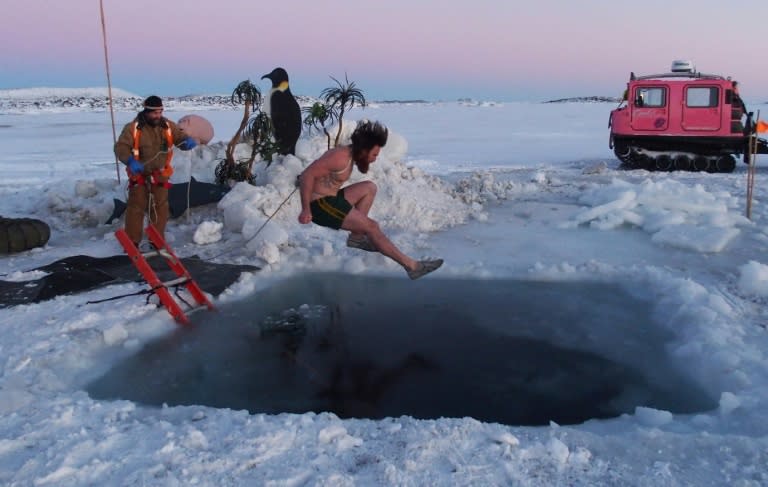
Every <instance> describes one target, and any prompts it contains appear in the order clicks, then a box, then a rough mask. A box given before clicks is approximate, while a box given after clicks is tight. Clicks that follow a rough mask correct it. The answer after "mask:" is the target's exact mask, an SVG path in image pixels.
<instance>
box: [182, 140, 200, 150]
mask: <svg viewBox="0 0 768 487" xmlns="http://www.w3.org/2000/svg"><path fill="white" fill-rule="evenodd" d="M195 147H197V142H196V141H195V139H193V138H192V137H187V138H186V139H184V140H182V141H181V143H180V144H179V149H181V150H192V149H194V148H195Z"/></svg>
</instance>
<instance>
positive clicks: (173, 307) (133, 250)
mask: <svg viewBox="0 0 768 487" xmlns="http://www.w3.org/2000/svg"><path fill="white" fill-rule="evenodd" d="M146 231H147V237H148V238H149V241H150V243H152V245H154V246H155V250H152V251H149V252H144V253H142V252H141V251H140V250H139V249H138V248H137V247H136V246H135V245H134V244H133V242H132V241H131V239H130V238H128V234H127V233H125V230H123V229H122V228H121V229H120V230H118V231H116V232H115V237H117V241H118V242H120V244H121V245H122V246H123V249H124V250H125V252H126V253H127V254H128V256H129V257H130V258H131V262H133V265H135V266H136V269H138V270H139V272H141V275H142V276H144V280H145V281H147V284H149V287H150V289H151V290H152V292H154V293H155V294H157V297H158V298H160V302H161V303H162V304H163V306H165V309H167V310H168V312H169V313H170V314H171V316H173V318H174V319H175V320H176V321H177V322H178V323H180V324H183V325H188V324H189V318H188V317H187V314H188V313H191V312H194V311H197V310H200V309H203V308H208V309H210V310H212V309H214V308H213V304H211V301H210V300H209V299H208V297H206V295H205V294H204V293H203V291H202V290H201V289H200V286H198V285H197V283H196V282H195V281H194V279H192V276H191V275H190V274H189V271H187V269H186V268H185V267H184V264H182V262H181V259H179V258H178V257H176V254H174V253H173V250H171V248H170V247H169V246H168V244H167V243H166V242H165V239H163V237H162V236H161V235H160V232H158V231H157V229H156V228H155V227H154V225H151V224H150V225H149V226H148V227H147V230H146ZM156 255H159V256H161V257H163V259H165V262H166V263H167V264H168V267H170V268H171V270H172V271H173V272H174V273H175V274H176V279H172V280H170V281H166V282H162V281H161V280H160V278H158V277H157V273H156V272H155V271H154V269H152V266H150V265H149V262H147V259H146V257H153V256H156ZM182 285H183V286H184V287H185V288H186V289H187V291H188V292H189V294H191V295H192V297H193V298H194V300H195V303H196V305H195V306H191V307H189V309H187V311H186V313H185V311H184V310H183V309H182V308H181V306H180V305H179V303H178V302H177V301H176V298H174V297H173V295H171V293H170V292H169V291H168V287H178V286H182Z"/></svg>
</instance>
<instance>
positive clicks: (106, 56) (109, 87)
mask: <svg viewBox="0 0 768 487" xmlns="http://www.w3.org/2000/svg"><path fill="white" fill-rule="evenodd" d="M99 11H100V12H101V36H102V39H103V41H104V66H105V68H106V71H107V92H108V93H109V115H110V117H111V118H112V145H113V146H114V145H115V144H116V143H117V133H116V132H115V109H114V107H113V106H112V78H111V76H110V74H109V52H108V50H107V24H106V21H105V20H104V0H99ZM115 172H116V173H117V182H118V184H120V161H118V160H117V154H115Z"/></svg>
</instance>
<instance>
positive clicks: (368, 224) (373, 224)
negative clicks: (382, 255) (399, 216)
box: [363, 218, 381, 235]
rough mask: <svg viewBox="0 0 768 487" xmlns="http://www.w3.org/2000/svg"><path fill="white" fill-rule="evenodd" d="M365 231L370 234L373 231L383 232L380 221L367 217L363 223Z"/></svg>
mask: <svg viewBox="0 0 768 487" xmlns="http://www.w3.org/2000/svg"><path fill="white" fill-rule="evenodd" d="M363 231H364V232H365V233H366V234H367V235H370V234H373V233H381V227H380V226H379V222H377V221H376V220H372V219H370V218H366V221H365V223H364V224H363Z"/></svg>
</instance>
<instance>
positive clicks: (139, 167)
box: [126, 156, 144, 174]
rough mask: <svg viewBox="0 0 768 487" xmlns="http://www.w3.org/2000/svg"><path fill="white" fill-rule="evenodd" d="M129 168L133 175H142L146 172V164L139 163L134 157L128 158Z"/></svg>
mask: <svg viewBox="0 0 768 487" xmlns="http://www.w3.org/2000/svg"><path fill="white" fill-rule="evenodd" d="M126 165H127V166H128V169H130V170H131V172H132V173H133V174H141V173H142V172H144V164H142V163H141V162H139V161H137V160H136V158H134V157H133V156H130V157H128V162H127V163H126Z"/></svg>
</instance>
